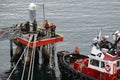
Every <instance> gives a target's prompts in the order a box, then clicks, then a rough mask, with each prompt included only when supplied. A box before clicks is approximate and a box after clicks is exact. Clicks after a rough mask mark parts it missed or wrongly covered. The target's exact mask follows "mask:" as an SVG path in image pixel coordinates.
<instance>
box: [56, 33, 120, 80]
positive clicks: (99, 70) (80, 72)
mask: <svg viewBox="0 0 120 80" xmlns="http://www.w3.org/2000/svg"><path fill="white" fill-rule="evenodd" d="M99 34H100V33H99ZM114 36H115V43H114V44H113V45H111V46H110V47H109V48H108V47H107V46H104V47H103V46H102V45H103V44H102V43H101V42H102V41H101V39H100V37H101V36H97V37H96V38H95V39H94V43H93V45H92V50H91V53H90V54H89V55H88V56H86V55H82V54H78V53H76V52H72V53H71V52H68V51H60V52H58V54H57V56H58V64H59V69H60V72H61V76H62V77H64V78H66V79H67V80H118V79H119V77H120V32H119V31H116V32H115V33H114ZM103 38H107V36H105V37H103ZM107 45H110V44H107ZM76 49H78V48H77V47H76ZM75 51H77V52H78V50H75ZM63 80H64V79H63Z"/></svg>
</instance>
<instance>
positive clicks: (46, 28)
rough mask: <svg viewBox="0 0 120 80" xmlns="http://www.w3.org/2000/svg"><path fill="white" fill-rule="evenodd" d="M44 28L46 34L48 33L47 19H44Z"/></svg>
mask: <svg viewBox="0 0 120 80" xmlns="http://www.w3.org/2000/svg"><path fill="white" fill-rule="evenodd" d="M45 30H46V35H48V30H49V23H48V21H47V20H45Z"/></svg>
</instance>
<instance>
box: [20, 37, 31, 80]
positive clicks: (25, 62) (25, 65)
mask: <svg viewBox="0 0 120 80" xmlns="http://www.w3.org/2000/svg"><path fill="white" fill-rule="evenodd" d="M32 38H33V35H32V36H30V39H29V43H30V42H31V40H32ZM28 51H29V47H28V50H27V53H26V56H25V63H24V67H23V72H22V77H21V80H23V78H24V74H25V69H26V63H27V57H28Z"/></svg>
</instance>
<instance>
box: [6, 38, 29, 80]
mask: <svg viewBox="0 0 120 80" xmlns="http://www.w3.org/2000/svg"><path fill="white" fill-rule="evenodd" d="M30 41H31V40H30V39H29V43H28V44H27V46H26V47H25V49H24V51H23V53H22V54H21V56H20V58H19V60H18V61H17V63H16V65H15V66H14V68H13V70H12V71H11V73H10V75H9V76H8V78H7V80H9V79H10V77H11V75H12V74H13V72H14V70H15V68H16V67H17V65H18V63H19V62H20V60H21V59H22V57H23V55H24V53H25V51H26V49H27V48H28V46H29V45H30Z"/></svg>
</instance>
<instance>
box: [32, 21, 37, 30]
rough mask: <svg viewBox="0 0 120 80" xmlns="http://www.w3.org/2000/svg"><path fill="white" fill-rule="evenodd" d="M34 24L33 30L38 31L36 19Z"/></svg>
mask: <svg viewBox="0 0 120 80" xmlns="http://www.w3.org/2000/svg"><path fill="white" fill-rule="evenodd" d="M32 24H33V32H36V31H37V22H36V20H35V19H34V21H33V23H32Z"/></svg>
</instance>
